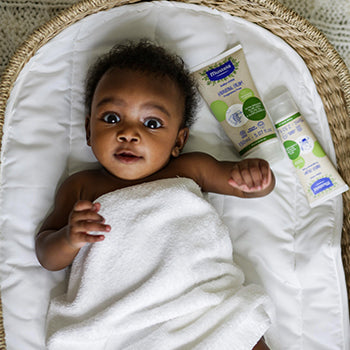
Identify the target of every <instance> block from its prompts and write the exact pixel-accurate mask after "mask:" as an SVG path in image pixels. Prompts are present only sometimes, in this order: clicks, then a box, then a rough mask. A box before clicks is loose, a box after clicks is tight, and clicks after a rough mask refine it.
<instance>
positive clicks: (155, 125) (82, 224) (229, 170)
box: [36, 69, 275, 350]
mask: <svg viewBox="0 0 350 350" xmlns="http://www.w3.org/2000/svg"><path fill="white" fill-rule="evenodd" d="M183 110H184V98H183V96H182V94H181V91H180V89H179V88H178V86H177V85H176V84H175V83H174V82H173V81H171V80H170V79H169V78H167V77H158V78H157V77H156V78H154V77H152V79H150V76H149V75H147V74H146V73H142V72H138V71H131V70H118V69H113V70H110V71H108V72H107V73H105V75H104V76H103V77H102V79H101V80H100V82H99V84H98V85H97V88H96V91H95V94H94V97H93V101H92V106H91V115H89V116H87V118H86V139H87V143H88V145H89V146H90V147H91V148H92V151H93V152H94V154H95V156H96V158H97V160H98V161H99V163H100V164H101V169H97V170H86V171H82V172H79V173H76V174H74V175H72V176H71V177H69V178H68V179H67V180H66V181H65V182H64V183H63V184H62V186H61V187H60V188H59V190H58V192H57V194H56V199H55V206H54V210H53V211H52V213H51V214H50V215H49V216H48V217H47V218H46V220H45V221H44V223H43V225H42V227H41V228H40V230H39V233H38V235H37V237H36V254H37V257H38V260H39V261H40V263H41V264H42V266H43V267H45V268H46V269H48V270H61V269H63V268H65V267H67V266H69V265H71V264H72V262H73V260H74V258H75V257H76V255H77V254H78V252H79V250H80V249H81V248H82V247H83V246H84V245H86V244H87V243H95V244H98V242H101V241H103V240H104V238H105V235H107V234H108V232H109V231H110V230H111V227H110V226H109V225H108V223H106V222H105V220H104V218H103V217H102V216H101V215H100V214H99V210H100V204H99V203H98V202H95V200H96V199H97V198H99V197H100V196H101V195H103V194H105V193H109V192H112V191H115V190H118V189H121V188H125V187H128V186H133V185H137V184H141V183H144V182H150V181H155V180H159V179H165V178H173V177H177V176H179V177H186V178H190V179H193V180H194V181H195V182H196V183H197V184H198V185H199V186H200V187H201V189H202V191H204V192H215V193H221V194H226V195H232V196H237V197H241V198H252V197H261V196H265V195H267V194H268V193H270V192H271V191H272V190H273V188H274V186H275V178H274V175H273V173H272V171H271V169H270V167H269V164H268V163H267V162H266V161H264V160H261V159H246V160H243V161H240V162H225V161H223V162H220V161H217V160H216V159H214V158H213V157H211V156H209V155H207V154H204V153H187V154H181V155H180V152H181V150H182V148H183V147H184V145H185V143H186V140H187V138H188V134H189V130H188V128H186V127H183V126H182V119H183ZM92 231H98V232H100V234H99V235H91V234H90V232H92ZM254 349H255V350H259V349H260V350H264V349H268V348H267V347H266V345H265V344H264V342H263V340H260V341H259V343H258V344H257V345H256V346H255V347H254Z"/></svg>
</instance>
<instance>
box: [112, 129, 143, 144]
mask: <svg viewBox="0 0 350 350" xmlns="http://www.w3.org/2000/svg"><path fill="white" fill-rule="evenodd" d="M117 140H118V141H119V142H139V141H140V135H139V133H138V131H137V130H135V129H134V128H130V127H128V128H123V129H122V130H119V131H118V133H117Z"/></svg>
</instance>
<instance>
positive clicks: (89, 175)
mask: <svg viewBox="0 0 350 350" xmlns="http://www.w3.org/2000/svg"><path fill="white" fill-rule="evenodd" d="M101 179H102V174H101V171H100V170H99V169H91V170H82V171H79V172H76V173H74V174H72V175H70V176H69V177H68V178H67V179H66V180H65V181H64V182H63V184H62V187H61V190H62V191H63V192H64V193H66V194H68V193H70V194H71V195H74V196H75V197H77V200H78V199H86V200H91V199H92V198H93V197H94V196H95V193H94V192H95V189H96V187H97V186H96V185H97V184H99V183H101Z"/></svg>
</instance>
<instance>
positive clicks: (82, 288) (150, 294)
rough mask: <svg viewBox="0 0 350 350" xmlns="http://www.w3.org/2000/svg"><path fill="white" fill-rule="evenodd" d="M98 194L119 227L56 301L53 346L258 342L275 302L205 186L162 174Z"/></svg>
mask: <svg viewBox="0 0 350 350" xmlns="http://www.w3.org/2000/svg"><path fill="white" fill-rule="evenodd" d="M97 201H98V202H100V203H101V211H100V213H101V215H103V216H104V218H105V219H106V223H108V224H110V225H111V226H112V230H111V232H110V233H108V234H107V235H106V238H105V240H104V241H103V242H99V243H95V244H92V245H87V246H85V247H84V248H82V249H81V251H80V252H79V254H78V256H77V257H76V259H75V261H74V263H73V266H72V270H71V275H70V280H69V285H68V291H67V293H66V294H64V295H63V296H61V297H58V298H56V299H54V300H53V301H52V303H51V306H50V310H49V315H48V330H47V331H48V348H49V349H57V350H65V349H69V350H74V349H84V350H87V349H94V350H96V349H111V350H116V349H157V350H161V349H166V350H169V349H211V350H213V349H220V350H223V349H230V350H232V349H235V350H239V349H247V350H248V349H249V350H250V349H252V347H253V346H254V345H255V344H256V343H257V341H258V340H259V339H260V338H261V336H262V335H263V334H264V333H265V331H266V330H267V328H268V327H269V325H270V323H271V310H272V309H271V304H270V300H269V299H268V297H267V296H266V295H265V294H264V292H263V291H262V290H261V289H260V287H259V286H256V285H249V286H243V285H242V283H243V281H244V276H243V274H242V272H241V270H240V269H239V268H238V267H237V266H236V265H234V264H233V261H232V246H231V241H230V238H229V234H228V231H227V229H226V227H225V226H224V225H223V224H222V222H221V220H220V218H219V216H218V214H217V213H216V211H215V210H214V208H213V207H212V206H211V205H210V204H209V203H208V202H207V201H206V200H205V199H204V198H203V196H202V193H201V190H200V188H199V187H198V185H197V184H196V183H194V182H193V181H192V180H190V179H185V178H176V179H164V180H158V181H154V182H150V183H145V184H141V185H137V186H133V187H127V188H124V189H121V190H117V191H114V192H111V193H108V194H105V195H103V196H101V197H100V198H99V199H98V200H97Z"/></svg>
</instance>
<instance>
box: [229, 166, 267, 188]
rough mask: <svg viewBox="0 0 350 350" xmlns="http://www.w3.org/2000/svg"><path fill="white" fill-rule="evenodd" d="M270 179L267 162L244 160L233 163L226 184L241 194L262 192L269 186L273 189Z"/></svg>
mask: <svg viewBox="0 0 350 350" xmlns="http://www.w3.org/2000/svg"><path fill="white" fill-rule="evenodd" d="M272 179H273V175H272V172H271V169H270V166H269V163H268V162H266V161H265V160H263V159H244V160H242V161H240V162H237V163H235V165H234V166H233V169H232V172H231V178H230V179H229V181H228V183H229V184H230V185H231V186H232V187H235V188H238V189H240V190H241V191H243V192H246V193H253V192H259V191H264V190H265V189H267V188H269V187H270V186H272V188H273V184H271V182H272ZM272 188H271V189H272Z"/></svg>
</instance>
